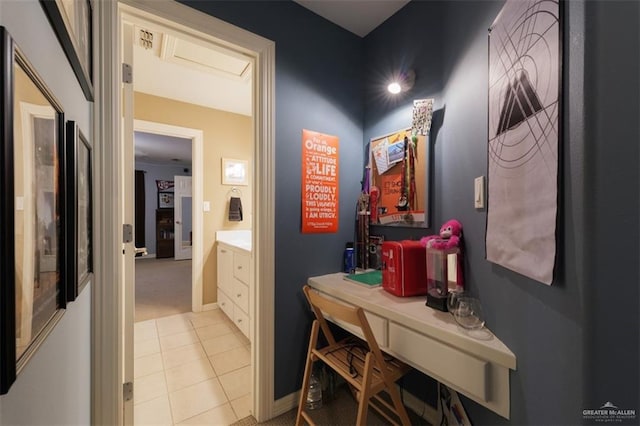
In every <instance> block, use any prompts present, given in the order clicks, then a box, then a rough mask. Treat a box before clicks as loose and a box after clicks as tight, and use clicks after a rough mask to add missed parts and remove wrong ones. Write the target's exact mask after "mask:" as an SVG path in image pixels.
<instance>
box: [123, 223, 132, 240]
mask: <svg viewBox="0 0 640 426" xmlns="http://www.w3.org/2000/svg"><path fill="white" fill-rule="evenodd" d="M131 241H133V225H131V224H130V223H125V224H124V225H122V242H123V243H125V244H126V243H130V242H131Z"/></svg>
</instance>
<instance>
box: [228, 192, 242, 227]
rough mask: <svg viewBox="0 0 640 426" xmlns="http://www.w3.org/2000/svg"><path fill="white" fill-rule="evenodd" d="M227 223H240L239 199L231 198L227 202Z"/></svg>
mask: <svg viewBox="0 0 640 426" xmlns="http://www.w3.org/2000/svg"><path fill="white" fill-rule="evenodd" d="M229 221H230V222H241V221H242V200H241V199H240V198H239V197H231V199H230V200H229Z"/></svg>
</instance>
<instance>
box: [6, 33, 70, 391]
mask: <svg viewBox="0 0 640 426" xmlns="http://www.w3.org/2000/svg"><path fill="white" fill-rule="evenodd" d="M0 67H1V68H2V73H1V75H2V86H1V88H0V92H1V95H2V96H1V97H2V110H1V111H2V118H1V119H0V146H1V148H0V157H1V158H0V162H1V164H2V165H3V168H2V173H0V188H1V192H0V197H1V200H2V201H1V205H2V206H3V208H2V209H0V227H1V231H0V232H1V235H2V239H1V240H2V242H1V243H0V276H2V285H1V286H0V393H2V394H4V393H6V392H7V391H8V390H9V387H10V386H11V384H12V383H13V382H14V381H15V378H16V376H17V374H19V373H20V371H21V370H22V368H24V366H25V365H26V363H27V362H28V361H29V359H31V357H32V356H33V355H34V353H35V352H36V351H37V349H38V348H39V346H40V345H41V344H42V342H43V341H44V340H45V339H46V337H47V336H48V335H49V334H50V333H51V331H52V330H53V328H54V327H55V325H56V324H57V323H58V321H59V320H60V318H61V317H62V315H63V313H64V308H65V307H66V286H65V284H64V283H65V280H66V276H65V269H66V268H65V265H66V262H65V249H64V243H65V235H64V232H63V230H64V229H65V223H66V220H65V207H64V206H65V188H66V186H65V180H64V179H65V176H66V173H65V170H64V168H65V162H64V155H65V153H64V126H63V122H64V121H63V120H64V113H63V110H62V107H61V104H60V103H59V102H58V101H57V100H56V99H55V98H54V96H53V94H52V93H51V92H50V91H49V89H48V88H47V87H46V85H45V84H44V82H43V80H42V79H41V78H40V77H39V76H38V74H37V72H36V71H35V70H34V68H33V67H32V66H31V64H30V63H29V62H28V60H27V58H26V57H25V55H24V54H23V53H22V51H21V50H20V49H19V48H18V47H17V46H16V44H15V43H14V41H13V39H12V38H11V36H10V35H9V33H8V32H7V31H6V29H5V28H4V27H0Z"/></svg>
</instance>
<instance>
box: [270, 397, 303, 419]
mask: <svg viewBox="0 0 640 426" xmlns="http://www.w3.org/2000/svg"><path fill="white" fill-rule="evenodd" d="M299 400H300V391H295V392H293V393H290V394H289V395H287V396H283V397H282V398H280V399H277V400H276V401H275V402H274V403H273V417H278V416H279V415H280V414H284V413H286V412H287V411H289V410H293V409H294V408H296V407H297V406H298V402H299Z"/></svg>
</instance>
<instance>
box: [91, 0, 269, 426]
mask: <svg viewBox="0 0 640 426" xmlns="http://www.w3.org/2000/svg"><path fill="white" fill-rule="evenodd" d="M127 5H130V6H133V7H135V8H136V9H137V10H138V11H142V12H146V13H150V14H153V15H155V17H156V18H158V19H162V20H166V21H167V22H176V23H178V24H181V25H184V26H186V27H187V28H192V29H193V30H195V31H198V32H200V33H201V34H202V35H204V37H205V38H207V39H210V40H211V41H215V42H218V43H222V44H225V45H229V46H230V47H232V48H235V49H236V50H238V49H240V50H241V51H242V52H243V53H244V54H246V55H248V56H250V57H252V58H253V65H254V78H253V81H252V84H253V118H254V120H253V121H254V126H253V130H254V155H255V161H254V162H253V163H254V167H255V169H254V173H253V187H254V188H255V189H254V191H253V194H254V195H253V206H254V211H255V213H254V219H253V224H252V225H253V242H252V243H253V247H255V248H256V249H255V252H254V256H252V262H253V270H254V271H255V274H254V276H255V286H254V290H253V294H252V295H251V298H252V299H253V300H260V303H255V304H254V305H255V310H254V312H252V313H253V314H254V318H255V321H253V322H252V323H251V328H252V333H251V335H253V336H255V339H254V344H253V345H252V348H251V363H252V369H253V374H252V385H253V386H252V389H253V390H254V392H253V404H252V405H253V414H254V416H255V417H256V419H258V421H264V420H266V419H269V418H271V417H272V416H273V413H274V376H273V370H274V351H273V347H274V286H275V271H274V269H275V268H274V252H275V250H274V246H275V235H274V228H275V215H274V212H275V202H274V200H275V179H274V178H275V176H274V170H275V167H274V165H275V114H274V113H275V101H274V98H275V43H274V42H272V41H270V40H267V39H265V38H263V37H260V36H258V35H256V34H253V33H250V32H248V31H245V30H243V29H241V28H238V27H236V26H234V25H231V24H228V23H226V22H224V21H221V20H219V19H217V18H214V17H212V16H209V15H207V14H204V13H201V12H199V11H196V10H195V9H192V8H190V7H188V6H185V5H182V4H180V3H177V2H174V1H171V0H140V1H133V0H124V1H120V2H115V1H114V2H110V1H101V2H96V4H95V10H94V12H95V15H94V19H95V21H94V23H95V24H96V25H95V28H96V34H95V40H96V61H95V75H94V82H95V87H94V90H95V92H96V101H95V126H94V139H95V141H96V142H97V143H96V146H97V151H98V152H97V153H96V162H97V163H98V164H97V166H96V177H97V179H96V180H97V182H96V186H97V191H96V192H97V195H98V196H97V197H96V198H97V200H96V210H97V212H96V221H97V225H98V226H97V228H98V229H97V230H96V243H97V249H96V251H97V257H96V258H98V259H101V262H96V263H97V264H98V265H96V285H95V292H94V309H93V333H92V336H93V341H92V343H93V345H92V346H93V353H92V376H93V380H92V424H112V425H117V424H118V425H119V424H123V423H124V421H125V420H124V418H123V399H122V386H123V383H124V365H125V360H124V359H123V358H124V357H123V354H124V348H123V343H122V339H121V333H122V332H123V330H124V326H125V324H124V322H125V321H124V312H123V311H124V300H123V298H124V290H123V289H124V274H123V271H124V268H123V255H122V253H123V251H125V250H126V251H129V250H131V251H132V247H129V246H130V245H131V243H127V244H123V242H122V225H123V223H122V219H121V218H122V211H123V203H124V201H123V198H122V196H121V195H120V193H119V191H118V188H119V185H120V184H121V181H122V177H121V176H120V173H121V169H120V166H121V156H122V146H121V143H119V142H118V141H120V137H121V132H122V123H121V120H120V117H121V116H122V104H121V102H122V96H121V90H120V81H121V64H120V57H121V53H120V49H121V45H120V43H121V41H122V39H121V35H120V23H121V10H122V8H123V7H126V6H127ZM136 9H130V8H128V7H127V11H128V12H131V11H136Z"/></svg>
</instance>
